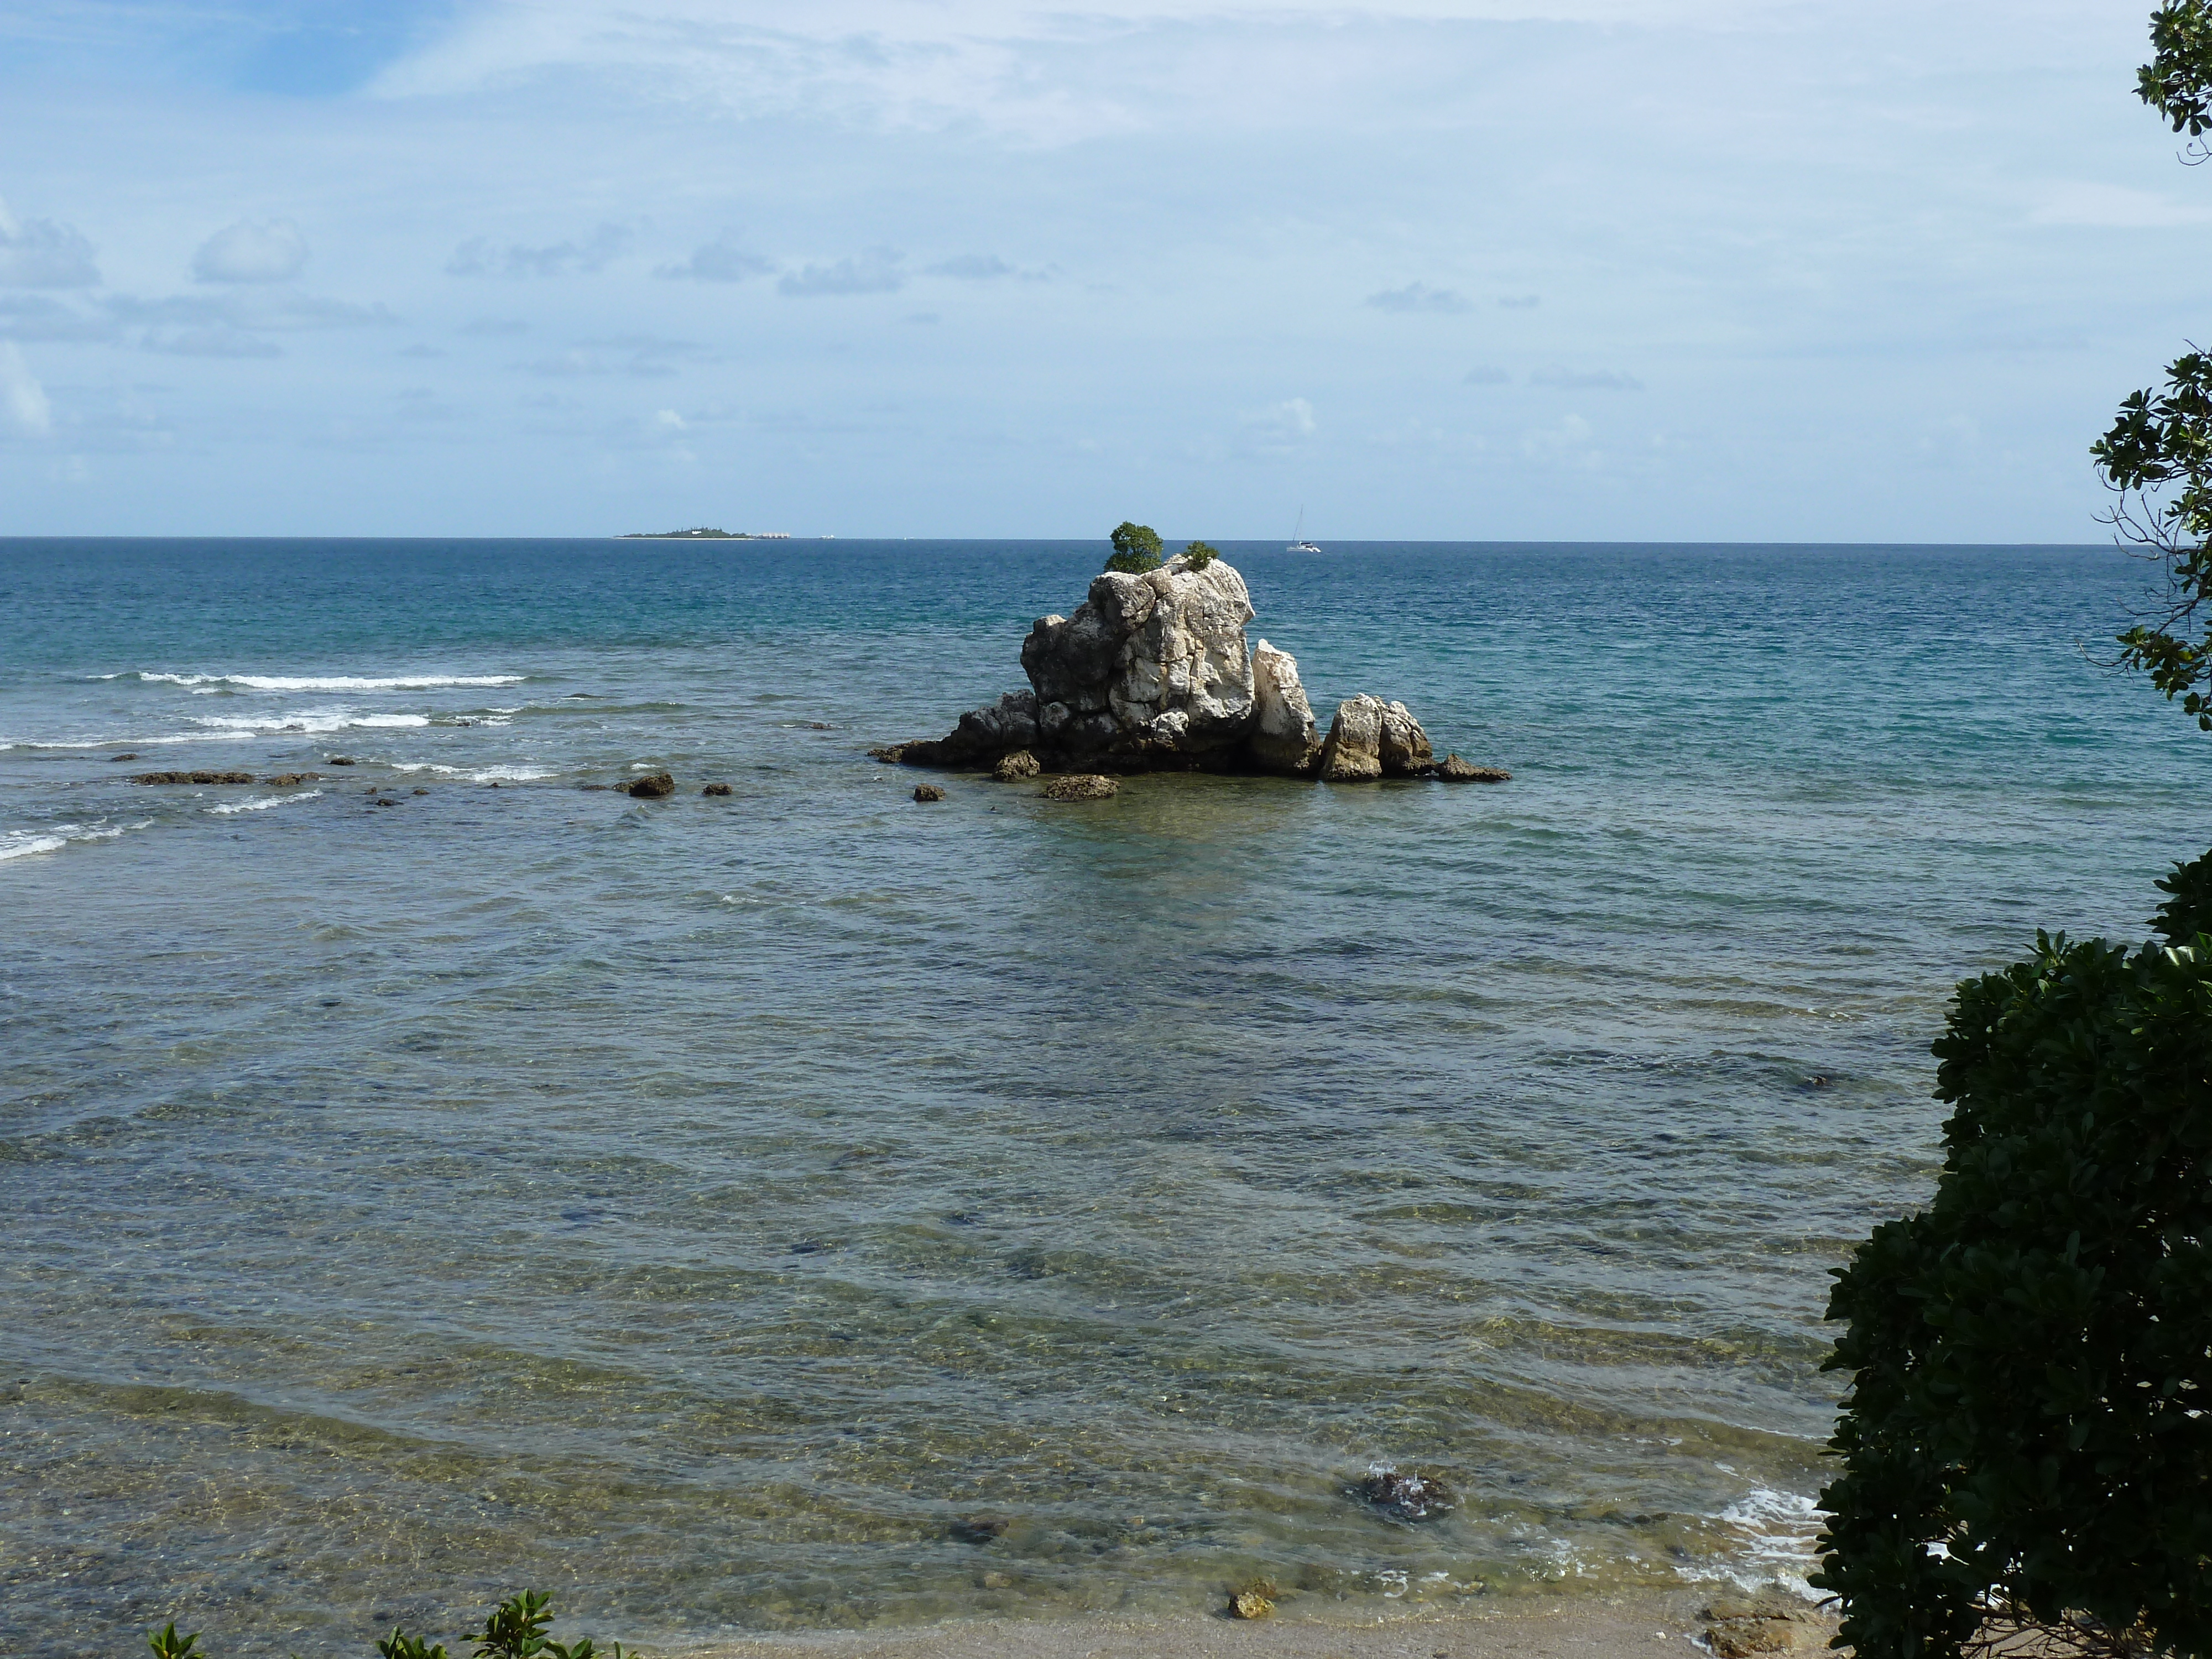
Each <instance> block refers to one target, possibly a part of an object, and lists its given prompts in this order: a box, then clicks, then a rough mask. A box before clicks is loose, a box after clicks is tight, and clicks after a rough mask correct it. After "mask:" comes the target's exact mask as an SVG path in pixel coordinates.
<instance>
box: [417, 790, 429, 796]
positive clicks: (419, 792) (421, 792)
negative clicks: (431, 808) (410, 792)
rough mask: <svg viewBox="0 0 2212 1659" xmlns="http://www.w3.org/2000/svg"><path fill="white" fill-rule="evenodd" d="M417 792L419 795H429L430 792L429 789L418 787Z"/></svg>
mask: <svg viewBox="0 0 2212 1659" xmlns="http://www.w3.org/2000/svg"><path fill="white" fill-rule="evenodd" d="M415 793H416V794H418V795H427V794H428V793H430V792H429V791H428V790H427V789H417V790H416V792H415Z"/></svg>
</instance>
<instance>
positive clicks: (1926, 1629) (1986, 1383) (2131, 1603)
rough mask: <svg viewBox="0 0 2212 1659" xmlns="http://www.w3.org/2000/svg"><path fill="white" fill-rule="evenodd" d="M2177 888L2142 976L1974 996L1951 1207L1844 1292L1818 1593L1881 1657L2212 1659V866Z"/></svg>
mask: <svg viewBox="0 0 2212 1659" xmlns="http://www.w3.org/2000/svg"><path fill="white" fill-rule="evenodd" d="M2160 887H2161V888H2162V889H2164V890H2166V892H2167V893H2169V894H2170V895H2172V897H2171V899H2170V901H2169V902H2168V903H2167V904H2166V906H2165V907H2163V908H2161V909H2160V913H2159V915H2158V917H2157V919H2156V921H2155V923H2154V925H2155V926H2156V927H2158V929H2159V933H2160V937H2159V938H2157V939H2154V940H2152V941H2151V942H2150V943H2148V944H2146V945H2142V947H2140V948H2139V949H2136V950H2135V951H2130V950H2128V949H2127V948H2125V947H2124V946H2122V945H2111V944H2107V943H2106V942H2105V941H2104V940H2102V939H2092V940H2087V941H2085V942H2082V943H2078V944H2077V943H2072V942H2069V940H2068V939H2066V938H2065V937H2064V936H2063V934H2062V935H2059V936H2057V937H2052V936H2050V935H2046V934H2043V933H2038V935H2037V936H2036V946H2035V951H2034V953H2033V956H2031V957H2029V958H2028V959H2027V960H2026V961H2023V962H2020V963H2015V964H2014V965H2013V966H2011V967H2009V968H2007V969H2002V971H1999V972H1996V973H1992V974H1985V975H1982V976H1981V977H1980V978H1978V979H1972V980H1967V981H1965V982H1963V983H1962V984H1961V985H1960V987H1959V989H1958V994H1957V997H1956V1000H1954V1004H1953V1006H1952V1011H1951V1016H1950V1020H1949V1024H1948V1027H1947V1028H1946V1030H1945V1031H1944V1034H1943V1036H1942V1037H1941V1038H1939V1039H1938V1040H1937V1042H1936V1044H1935V1053H1936V1058H1937V1060H1939V1062H1940V1065H1939V1067H1938V1070H1937V1073H1936V1097H1938V1098H1939V1099H1942V1100H1944V1101H1947V1102H1948V1103H1951V1104H1952V1106H1953V1107H1954V1111H1953V1113H1952V1115H1951V1118H1950V1120H1949V1121H1948V1122H1947V1123H1946V1124H1945V1125H1944V1127H1943V1146H1944V1152H1945V1158H1944V1163H1943V1170H1942V1176H1941V1177H1940V1179H1939V1180H1938V1182H1937V1185H1936V1194H1935V1198H1934V1200H1933V1201H1932V1202H1931V1203H1930V1204H1929V1207H1928V1208H1927V1209H1926V1210H1924V1211H1923V1212H1920V1213H1919V1214H1917V1215H1914V1216H1911V1217H1908V1218H1905V1219H1903V1220H1899V1221H1892V1222H1888V1223H1887V1224H1885V1225H1882V1226H1880V1227H1877V1228H1876V1229H1875V1231H1874V1234H1873V1237H1870V1238H1869V1239H1868V1240H1867V1242H1866V1243H1863V1245H1861V1246H1860V1247H1859V1249H1858V1251H1857V1254H1856V1255H1854V1256H1853V1258H1852V1260H1851V1262H1850V1266H1849V1267H1845V1268H1844V1269H1842V1270H1840V1271H1839V1272H1838V1274H1837V1284H1836V1287H1835V1291H1834V1294H1833V1297H1832V1300H1831V1302H1830V1304H1829V1309H1828V1316H1829V1317H1830V1318H1832V1319H1835V1320H1838V1321H1844V1322H1848V1328H1847V1329H1846V1331H1845V1334H1844V1336H1843V1338H1842V1339H1841V1340H1839V1341H1838V1343H1837V1345H1836V1351H1835V1353H1834V1355H1833V1357H1832V1358H1831V1359H1830V1361H1829V1362H1828V1364H1829V1369H1831V1370H1847V1371H1849V1372H1850V1373H1851V1374H1852V1381H1851V1386H1850V1393H1849V1394H1848V1395H1846V1397H1845V1401H1844V1409H1843V1413H1842V1415H1841V1418H1840V1419H1839V1422H1838V1428H1837V1433H1836V1437H1835V1438H1834V1440H1833V1441H1832V1442H1831V1447H1832V1450H1833V1451H1835V1452H1836V1453H1837V1454H1838V1455H1839V1456H1840V1457H1841V1459H1842V1461H1843V1463H1844V1474H1843V1475H1842V1477H1841V1478H1840V1479H1838V1480H1836V1481H1835V1482H1834V1483H1833V1484H1832V1486H1829V1488H1828V1489H1827V1491H1826V1492H1825V1493H1823V1494H1822V1498H1821V1503H1822V1504H1823V1506H1824V1507H1825V1508H1826V1509H1827V1510H1829V1511H1830V1514H1831V1518H1830V1520H1829V1522H1828V1524H1827V1528H1826V1531H1825V1532H1824V1533H1823V1534H1822V1537H1821V1541H1820V1547H1821V1550H1822V1552H1823V1559H1822V1562H1821V1565H1820V1571H1819V1572H1818V1573H1817V1574H1815V1575H1814V1578H1813V1581H1812V1582H1813V1583H1815V1584H1817V1585H1820V1586H1821V1587H1823V1588H1825V1589H1828V1590H1831V1591H1832V1592H1834V1593H1835V1594H1836V1595H1838V1596H1839V1597H1840V1598H1841V1600H1842V1602H1843V1607H1844V1624H1843V1632H1842V1637H1841V1638H1840V1639H1841V1640H1842V1641H1843V1642H1847V1643H1849V1644H1850V1645H1851V1646H1853V1647H1854V1648H1856V1649H1857V1652H1858V1654H1859V1655H1860V1656H1861V1659H1950V1656H1953V1655H1956V1654H1958V1653H1959V1652H1960V1650H1961V1649H1962V1648H1963V1647H1969V1646H1976V1647H1978V1646H1980V1645H1983V1644H1986V1643H1988V1642H1990V1641H1991V1640H1993V1639H2002V1638H2005V1637H2007V1636H2008V1635H2009V1634H2011V1633H2014V1632H2030V1633H2033V1634H2034V1635H2035V1636H2037V1637H2039V1638H2041V1639H2042V1640H2044V1641H2045V1642H2048V1643H2050V1644H2053V1645H2055V1647H2056V1648H2057V1649H2058V1650H2062V1651H2063V1650H2072V1651H2076V1652H2090V1653H2103V1654H2149V1653H2160V1652H2171V1653H2174V1654H2177V1655H2181V1656H2201V1655H2205V1654H2212V1415H2208V1412H2212V933H2208V932H2207V931H2206V929H2207V927H2208V924H2212V854H2207V855H2206V856H2205V857H2204V858H2203V859H2200V860H2197V861H2196V862H2195V863H2193V864H2190V865H2185V866H2179V867H2177V868H2176V870H2175V871H2174V872H2173V874H2172V876H2170V877H2169V878H2166V880H2165V881H2162V882H2160Z"/></svg>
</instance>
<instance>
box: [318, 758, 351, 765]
mask: <svg viewBox="0 0 2212 1659" xmlns="http://www.w3.org/2000/svg"><path fill="white" fill-rule="evenodd" d="M323 764H324V765H325V766H351V765H352V764H354V759H353V757H352V756H350V755H331V756H329V757H326V758H325V760H324V762H323Z"/></svg>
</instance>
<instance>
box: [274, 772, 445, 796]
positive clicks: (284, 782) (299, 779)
mask: <svg viewBox="0 0 2212 1659" xmlns="http://www.w3.org/2000/svg"><path fill="white" fill-rule="evenodd" d="M321 776H322V774H321V773H319V772H279V773H277V774H276V776H274V777H270V778H264V779H263V780H262V781H263V782H264V783H265V784H267V785H268V786H269V787H270V788H272V789H289V788H290V787H292V786H293V785H294V784H295V783H313V782H314V781H316V780H317V779H319V778H320V777H321ZM416 793H418V794H428V793H429V791H428V790H427V789H426V790H418V791H416Z"/></svg>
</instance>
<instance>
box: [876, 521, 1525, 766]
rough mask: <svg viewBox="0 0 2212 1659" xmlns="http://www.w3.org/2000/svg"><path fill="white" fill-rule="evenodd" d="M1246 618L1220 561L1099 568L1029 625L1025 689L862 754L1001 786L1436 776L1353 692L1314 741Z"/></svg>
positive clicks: (1419, 739)
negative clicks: (955, 770) (1117, 776)
mask: <svg viewBox="0 0 2212 1659" xmlns="http://www.w3.org/2000/svg"><path fill="white" fill-rule="evenodd" d="M1251 619H1252V600H1251V596H1250V594H1249V592H1247V591H1246V589H1245V586H1244V579H1243V576H1241V575H1239V574H1237V570H1236V569H1235V568H1234V567H1232V566H1231V565H1230V564H1228V563H1226V562H1224V561H1223V560H1221V559H1219V558H1211V559H1207V560H1206V561H1205V562H1202V563H1198V564H1194V563H1192V562H1191V561H1190V560H1189V559H1188V557H1178V558H1174V559H1170V560H1169V561H1168V562H1166V563H1165V564H1164V565H1162V566H1160V567H1159V568H1158V569H1156V570H1151V571H1146V572H1145V573H1143V574H1133V573H1130V572H1126V571H1117V570H1109V571H1107V572H1105V573H1104V574H1102V575H1100V576H1099V577H1098V578H1097V580H1094V581H1093V582H1092V583H1091V591H1090V592H1089V594H1088V596H1087V597H1086V598H1085V600H1084V602H1083V604H1082V605H1079V606H1077V607H1076V611H1075V614H1074V615H1073V616H1072V617H1058V616H1054V617H1038V618H1037V620H1036V625H1035V626H1033V627H1032V628H1031V629H1030V633H1029V637H1028V638H1027V639H1026V640H1024V641H1023V642H1022V671H1023V672H1024V673H1025V674H1027V675H1028V676H1029V681H1030V684H1029V689H1028V690H1024V691H1009V692H1007V693H1006V695H1005V696H1001V697H1000V699H999V700H998V702H994V703H989V704H986V705H985V706H984V707H983V708H974V709H970V710H969V712H968V713H967V714H963V715H962V716H961V717H960V721H959V724H958V725H957V726H954V727H953V729H952V730H951V732H947V733H946V734H945V736H943V737H941V738H916V739H915V740H913V741H912V742H908V743H903V744H896V745H894V746H891V747H888V748H882V749H872V750H869V751H868V752H869V754H870V755H872V757H874V758H876V759H877V760H879V761H884V762H886V763H896V764H904V765H908V766H973V767H977V768H989V769H994V775H996V776H998V777H1000V779H1002V780H1006V779H1012V778H1020V777H1031V776H1035V775H1036V774H1037V773H1038V772H1039V771H1057V772H1085V773H1091V774H1104V773H1109V772H1135V771H1145V770H1148V769H1156V768H1158V769H1176V770H1187V771H1253V772H1273V773H1276V774H1279V775H1284V776H1289V777H1320V778H1322V779H1325V780H1327V781H1330V782H1335V783H1346V782H1355V781H1366V780H1370V779H1375V778H1384V777H1420V776H1425V775H1436V774H1437V759H1436V751H1435V750H1433V749H1432V748H1431V746H1430V744H1429V738H1428V733H1427V732H1424V731H1423V730H1422V729H1421V723H1420V721H1419V720H1416V719H1414V718H1413V714H1412V712H1411V711H1410V710H1408V709H1407V707H1406V705H1405V704H1404V703H1402V702H1384V701H1383V699H1381V698H1380V697H1374V696H1366V695H1364V694H1362V695H1361V696H1357V697H1352V698H1350V699H1348V700H1347V701H1346V702H1344V703H1342V704H1340V706H1339V707H1338V708H1337V711H1336V717H1335V719H1334V721H1333V722H1332V723H1331V725H1330V727H1329V732H1328V740H1327V741H1326V742H1320V741H1317V740H1316V726H1315V720H1314V714H1313V707H1312V705H1311V704H1310V702H1308V701H1307V698H1306V692H1305V688H1304V684H1302V683H1301V682H1300V680H1299V678H1298V665H1297V662H1296V661H1295V660H1294V659H1292V658H1291V654H1290V653H1288V652H1286V651H1281V650H1278V649H1277V648H1276V647H1273V646H1272V645H1270V644H1269V643H1268V642H1267V641H1265V640H1261V641H1260V642H1259V644H1258V645H1257V646H1255V647H1250V648H1249V649H1248V648H1247V647H1246V644H1245V639H1244V625H1245V624H1246V623H1249V622H1250V621H1251ZM1476 770H1478V771H1482V770H1485V769H1476ZM1454 776H1455V777H1456V776H1457V774H1454ZM1074 798H1075V797H1069V796H1064V795H1061V796H1054V799H1074Z"/></svg>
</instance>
